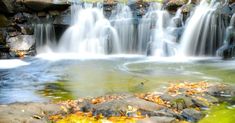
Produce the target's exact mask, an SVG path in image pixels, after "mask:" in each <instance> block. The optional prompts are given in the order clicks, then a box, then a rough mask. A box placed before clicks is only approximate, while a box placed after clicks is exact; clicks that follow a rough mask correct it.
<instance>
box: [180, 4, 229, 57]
mask: <svg viewBox="0 0 235 123" xmlns="http://www.w3.org/2000/svg"><path fill="white" fill-rule="evenodd" d="M221 7H222V5H221V3H219V2H215V1H212V2H211V3H210V4H209V3H207V1H206V0H203V1H201V3H200V4H199V5H198V6H197V7H196V8H195V11H194V12H193V14H192V15H191V17H190V18H189V20H188V21H187V23H186V26H185V30H184V33H183V35H182V37H181V46H180V54H181V55H183V56H213V55H215V53H216V50H217V49H218V48H219V47H220V46H221V45H222V44H223V38H224V32H225V29H226V25H227V24H226V22H227V21H226V20H225V17H224V15H223V14H222V13H221Z"/></svg>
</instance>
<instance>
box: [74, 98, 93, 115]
mask: <svg viewBox="0 0 235 123" xmlns="http://www.w3.org/2000/svg"><path fill="white" fill-rule="evenodd" d="M78 106H79V107H80V110H81V111H83V112H89V111H92V110H93V107H94V105H93V104H91V103H90V101H88V100H84V101H83V102H80V103H79V104H78Z"/></svg>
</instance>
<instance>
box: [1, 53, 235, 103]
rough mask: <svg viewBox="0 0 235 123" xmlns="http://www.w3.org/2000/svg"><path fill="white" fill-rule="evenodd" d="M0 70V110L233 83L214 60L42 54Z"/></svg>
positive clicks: (226, 68)
mask: <svg viewBox="0 0 235 123" xmlns="http://www.w3.org/2000/svg"><path fill="white" fill-rule="evenodd" d="M0 64H1V66H0V71H1V72H0V73H1V74H0V79H1V81H0V87H1V90H0V104H5V103H12V102H28V101H47V100H63V99H75V98H77V97H87V96H100V95H104V94H112V93H136V92H148V91H157V90H159V89H162V88H163V87H165V86H167V85H168V84H169V83H177V82H183V81H208V82H231V83H232V82H234V80H235V76H234V73H235V67H233V66H235V62H234V61H222V60H220V59H218V58H188V59H183V58H180V59H178V58H157V59H156V58H154V57H145V56H138V55H134V56H133V55H129V56H128V55H126V56H121V55H116V56H109V57H107V56H79V55H77V54H42V55H39V56H37V57H35V58H26V59H24V60H7V61H4V60H1V61H0ZM4 65H5V66H4ZM13 65H14V66H13ZM6 66H9V67H6ZM141 83H144V85H142V84H141Z"/></svg>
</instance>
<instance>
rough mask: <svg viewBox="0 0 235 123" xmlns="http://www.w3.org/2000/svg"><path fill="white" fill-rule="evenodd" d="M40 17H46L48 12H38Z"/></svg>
mask: <svg viewBox="0 0 235 123" xmlns="http://www.w3.org/2000/svg"><path fill="white" fill-rule="evenodd" d="M37 16H38V17H46V16H47V13H46V12H43V11H42V12H38V14H37Z"/></svg>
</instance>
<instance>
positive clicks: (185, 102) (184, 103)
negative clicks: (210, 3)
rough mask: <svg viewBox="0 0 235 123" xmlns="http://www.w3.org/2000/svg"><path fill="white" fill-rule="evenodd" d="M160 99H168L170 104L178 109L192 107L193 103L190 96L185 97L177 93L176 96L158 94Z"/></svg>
mask: <svg viewBox="0 0 235 123" xmlns="http://www.w3.org/2000/svg"><path fill="white" fill-rule="evenodd" d="M160 97H161V99H163V100H165V101H169V102H170V104H171V106H172V107H174V108H176V109H178V110H182V109H184V108H189V107H193V106H194V103H193V102H192V98H191V97H187V96H185V95H177V96H171V95H169V94H167V93H165V94H163V95H161V96H160Z"/></svg>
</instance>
